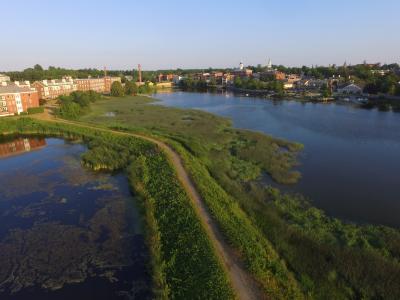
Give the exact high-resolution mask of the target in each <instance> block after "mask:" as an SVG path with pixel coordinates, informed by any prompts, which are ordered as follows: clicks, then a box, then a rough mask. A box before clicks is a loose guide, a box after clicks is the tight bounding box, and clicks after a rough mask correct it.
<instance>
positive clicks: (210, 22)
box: [0, 0, 400, 70]
mask: <svg viewBox="0 0 400 300" xmlns="http://www.w3.org/2000/svg"><path fill="white" fill-rule="evenodd" d="M0 10H1V14H0V15H1V24H2V30H1V35H0V37H1V39H0V70H21V69H24V68H26V67H29V66H32V65H34V64H35V63H39V64H41V65H43V66H44V67H47V66H49V65H53V66H63V67H72V68H81V67H97V68H102V66H104V65H106V66H107V67H108V68H109V69H131V68H135V67H136V66H137V64H138V63H141V64H142V66H143V68H144V69H162V68H177V67H181V68H207V67H231V66H236V65H237V64H238V63H239V62H240V61H243V63H245V64H246V65H248V64H252V65H256V64H258V63H260V64H266V62H267V60H268V58H269V57H270V58H271V59H272V61H273V63H274V64H284V65H291V66H301V65H311V64H314V65H315V64H317V65H327V64H329V63H331V64H333V63H336V64H342V63H343V62H344V61H345V60H347V62H348V63H353V64H355V63H360V62H362V61H363V60H364V59H366V60H367V61H369V62H378V61H379V62H388V63H389V62H399V61H400V34H399V29H400V17H399V13H400V1H399V0H379V1H378V0H335V1H325V0H297V1H291V0H286V1H272V0H246V1H242V0H238V1H235V0H230V1H229V0H215V1H212V0H206V1H189V0H186V1H184V0H181V1H179V0H151V1H135V0H131V1H128V0H126V1H123V0H112V1H111V0H107V1H103V0H80V1H78V0H69V1H56V0H51V1H50V0H39V1H37V0H25V1H9V0H0Z"/></svg>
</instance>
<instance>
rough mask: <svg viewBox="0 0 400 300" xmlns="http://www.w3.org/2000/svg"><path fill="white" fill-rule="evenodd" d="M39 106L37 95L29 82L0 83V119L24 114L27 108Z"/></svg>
mask: <svg viewBox="0 0 400 300" xmlns="http://www.w3.org/2000/svg"><path fill="white" fill-rule="evenodd" d="M38 106H39V94H38V92H37V91H36V90H35V89H34V88H32V87H31V86H30V84H29V81H25V82H24V83H22V84H20V83H19V82H18V81H16V82H14V83H11V82H5V81H4V82H1V83H0V117H1V116H10V115H14V114H19V113H21V112H25V111H27V110H28V108H31V107H38Z"/></svg>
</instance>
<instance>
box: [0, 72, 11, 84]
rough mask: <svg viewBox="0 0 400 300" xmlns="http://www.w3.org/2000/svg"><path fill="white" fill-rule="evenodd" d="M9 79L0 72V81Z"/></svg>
mask: <svg viewBox="0 0 400 300" xmlns="http://www.w3.org/2000/svg"><path fill="white" fill-rule="evenodd" d="M7 81H10V77H9V76H7V75H5V74H0V83H1V82H7Z"/></svg>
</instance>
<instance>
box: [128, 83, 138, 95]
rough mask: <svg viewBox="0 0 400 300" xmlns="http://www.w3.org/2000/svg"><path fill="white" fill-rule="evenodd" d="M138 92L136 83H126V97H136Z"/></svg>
mask: <svg viewBox="0 0 400 300" xmlns="http://www.w3.org/2000/svg"><path fill="white" fill-rule="evenodd" d="M137 92H138V88H137V85H136V83H134V82H132V81H127V82H126V83H125V95H136V94H137Z"/></svg>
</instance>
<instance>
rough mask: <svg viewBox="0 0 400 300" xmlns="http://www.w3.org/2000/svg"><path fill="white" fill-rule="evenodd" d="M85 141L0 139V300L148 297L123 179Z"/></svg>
mask: <svg viewBox="0 0 400 300" xmlns="http://www.w3.org/2000/svg"><path fill="white" fill-rule="evenodd" d="M85 150H86V148H85V146H83V145H82V144H79V143H75V142H68V141H64V140H61V139H54V138H46V139H45V138H43V137H15V138H12V139H9V140H2V141H1V142H0V182H1V185H0V224H1V226H0V265H1V268H0V299H2V300H4V299H41V300H43V299H99V300H102V299H132V298H140V299H148V298H150V293H151V292H150V282H151V278H150V274H149V273H148V271H147V270H148V268H147V267H146V265H147V261H148V255H149V254H148V251H147V249H146V247H145V243H144V237H143V232H142V226H141V223H140V222H139V219H140V218H139V213H138V209H137V208H136V206H135V198H134V197H132V196H131V193H130V190H129V185H128V180H127V178H126V176H124V174H121V173H120V174H107V173H100V172H92V171H90V170H87V169H85V168H83V167H82V166H81V163H80V156H81V154H82V153H83V152H85Z"/></svg>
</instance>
